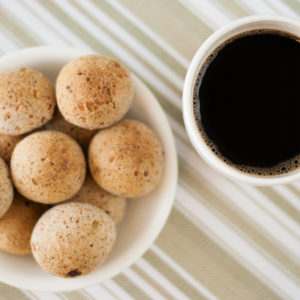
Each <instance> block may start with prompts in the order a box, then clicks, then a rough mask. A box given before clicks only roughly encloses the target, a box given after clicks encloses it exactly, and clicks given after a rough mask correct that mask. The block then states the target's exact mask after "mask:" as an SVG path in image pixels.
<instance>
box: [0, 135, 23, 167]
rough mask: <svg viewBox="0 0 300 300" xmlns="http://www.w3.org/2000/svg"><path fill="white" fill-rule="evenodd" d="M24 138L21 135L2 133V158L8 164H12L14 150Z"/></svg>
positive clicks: (0, 139)
mask: <svg viewBox="0 0 300 300" xmlns="http://www.w3.org/2000/svg"><path fill="white" fill-rule="evenodd" d="M22 138H23V137H22V136H20V135H6V134H1V133H0V157H2V158H3V159H4V160H5V161H6V162H7V163H9V162H10V158H11V155H12V152H13V150H14V148H15V147H16V145H17V144H18V142H20V141H21V139H22Z"/></svg>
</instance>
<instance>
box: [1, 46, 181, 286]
mask: <svg viewBox="0 0 300 300" xmlns="http://www.w3.org/2000/svg"><path fill="white" fill-rule="evenodd" d="M50 53H54V55H55V56H56V57H59V56H61V57H63V56H67V55H69V56H70V60H71V59H73V58H72V56H73V57H78V56H82V55H87V54H95V53H96V52H94V51H91V50H84V49H79V48H75V47H64V46H37V47H30V48H25V49H21V50H17V51H14V52H11V53H8V54H6V55H3V56H2V57H0V66H1V64H2V63H3V62H4V60H9V59H10V60H11V59H14V58H20V56H22V57H25V58H26V56H33V55H36V57H39V59H40V57H42V56H47V55H50ZM70 53H72V54H71V55H70ZM130 71H131V70H130ZM131 75H132V78H133V80H134V84H135V86H136V88H137V87H139V88H142V89H143V90H144V91H145V92H146V93H148V95H149V96H150V97H152V98H153V100H155V101H153V103H151V105H152V106H154V107H155V111H156V112H158V115H159V118H160V121H161V122H162V126H160V127H161V128H162V129H163V130H164V132H165V133H164V135H165V136H167V140H168V143H169V144H170V146H169V147H168V149H169V151H168V152H167V149H165V151H166V156H167V155H168V159H169V161H170V163H169V164H168V165H169V168H170V169H171V172H170V171H169V172H168V173H169V176H170V177H169V178H168V181H167V186H166V187H165V188H164V189H168V197H167V199H166V200H165V201H164V204H165V205H164V209H162V211H160V213H159V216H158V217H159V220H160V222H156V223H155V224H151V232H150V233H149V234H148V235H147V238H143V239H142V240H140V241H139V244H138V249H135V251H134V255H133V254H132V255H131V257H130V259H128V261H126V262H123V264H121V266H119V267H118V269H116V268H112V270H110V272H109V271H108V272H107V274H106V276H102V277H103V278H100V279H97V278H94V277H91V279H90V280H89V281H88V282H87V280H82V281H80V279H81V278H84V276H83V277H77V278H74V279H72V278H70V279H69V278H68V279H64V278H61V280H63V281H64V282H66V280H67V281H69V280H76V283H75V281H74V285H76V286H75V287H71V285H68V284H67V286H62V285H61V286H60V287H57V286H55V287H54V286H51V283H50V284H49V288H45V286H44V285H39V286H36V285H35V284H34V282H33V283H32V284H30V285H28V284H25V283H23V282H22V281H20V280H18V281H17V282H16V283H15V282H12V280H7V279H6V278H5V276H4V277H3V276H1V277H0V282H3V283H6V284H9V285H11V286H14V287H17V288H24V289H31V290H36V291H48V292H49V291H51V292H67V291H74V290H78V289H81V288H85V287H87V286H90V285H93V284H97V283H100V282H102V281H104V280H107V279H110V278H112V277H114V276H116V275H117V274H119V273H121V272H122V271H123V270H124V269H126V268H128V267H129V266H131V265H132V264H133V263H134V262H135V261H136V260H137V259H139V258H140V257H141V256H142V255H143V254H144V253H145V252H146V251H147V250H148V249H149V248H150V246H151V245H152V244H153V243H154V241H155V239H156V238H157V237H158V235H159V234H160V232H161V230H162V229H163V227H164V226H165V224H166V222H167V219H168V216H169V214H170V212H171V209H172V207H173V203H174V200H175V193H176V188H177V181H178V160H177V151H176V146H175V140H174V135H173V133H172V130H171V127H170V124H169V122H168V119H167V116H166V114H165V112H164V110H163V109H162V107H161V105H160V104H159V102H158V100H157V98H156V97H155V96H154V95H153V93H152V92H151V90H150V89H149V88H148V87H147V85H146V84H144V83H143V81H142V80H140V79H139V78H138V77H137V76H136V75H134V74H133V73H132V72H131ZM162 143H164V141H162ZM166 169H167V165H166ZM165 172H166V170H165ZM130 251H131V250H130Z"/></svg>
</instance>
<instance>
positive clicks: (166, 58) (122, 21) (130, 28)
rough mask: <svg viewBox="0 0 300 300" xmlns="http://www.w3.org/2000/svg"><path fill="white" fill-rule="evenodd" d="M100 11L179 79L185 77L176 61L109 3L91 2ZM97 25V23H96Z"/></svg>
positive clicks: (94, 0)
mask: <svg viewBox="0 0 300 300" xmlns="http://www.w3.org/2000/svg"><path fill="white" fill-rule="evenodd" d="M92 2H93V3H94V5H96V6H97V7H98V8H99V9H100V10H102V11H105V13H106V14H107V15H108V16H109V17H110V18H112V19H113V20H114V21H115V22H117V23H118V24H119V25H120V26H121V27H122V28H124V29H125V30H126V31H127V32H128V33H129V34H131V35H132V36H133V37H134V38H135V39H136V40H138V41H139V42H140V43H141V44H143V46H144V47H146V48H147V50H148V51H150V52H151V53H153V54H154V55H156V56H157V57H159V59H160V60H161V61H163V62H164V64H166V65H168V67H170V68H171V69H172V70H173V71H175V72H176V73H177V74H178V75H180V76H181V77H184V76H185V73H186V70H185V69H184V68H183V67H182V66H180V65H179V64H178V63H177V62H176V60H175V59H174V58H173V57H172V56H170V55H169V54H168V52H166V51H165V50H164V49H163V48H161V47H160V46H159V45H157V44H156V43H154V42H153V40H152V39H150V38H149V37H148V36H147V35H146V34H144V33H143V32H142V31H141V30H140V29H139V28H138V27H137V26H135V25H134V24H132V23H131V22H130V21H128V20H127V19H126V18H125V17H124V16H123V15H122V14H121V13H119V12H118V11H117V10H116V9H114V8H113V7H112V6H111V5H109V3H110V2H109V1H108V2H106V1H96V0H92ZM98 23H99V22H98Z"/></svg>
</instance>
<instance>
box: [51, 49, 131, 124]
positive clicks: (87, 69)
mask: <svg viewBox="0 0 300 300" xmlns="http://www.w3.org/2000/svg"><path fill="white" fill-rule="evenodd" d="M56 96H57V104H58V107H59V109H60V111H61V113H62V115H63V116H64V118H65V119H66V120H67V121H69V122H71V123H72V124H74V125H77V126H79V127H82V128H86V129H97V128H104V127H108V126H110V125H113V124H115V123H116V122H118V121H119V120H121V118H122V117H123V116H124V115H125V114H126V112H127V111H128V109H129V107H130V105H131V103H132V100H133V81H132V79H131V75H130V73H129V71H128V70H127V69H126V68H125V67H124V66H123V65H122V64H121V63H120V62H118V61H117V60H115V59H113V58H110V57H106V56H103V55H87V56H82V57H79V58H77V59H74V60H72V61H71V62H69V63H68V64H67V65H66V66H64V68H63V69H62V70H61V72H60V73H59V75H58V78H57V82H56Z"/></svg>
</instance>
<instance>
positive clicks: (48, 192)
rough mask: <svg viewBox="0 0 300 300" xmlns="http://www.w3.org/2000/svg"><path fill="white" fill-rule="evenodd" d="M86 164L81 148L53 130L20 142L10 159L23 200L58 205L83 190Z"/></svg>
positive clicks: (36, 134)
mask: <svg viewBox="0 0 300 300" xmlns="http://www.w3.org/2000/svg"><path fill="white" fill-rule="evenodd" d="M85 172H86V163H85V158H84V155H83V152H82V150H81V148H80V146H79V145H78V144H77V143H76V142H75V141H74V140H73V139H72V138H71V137H69V136H68V135H66V134H64V133H62V132H59V131H54V130H45V131H38V132H35V133H33V134H31V135H29V136H27V137H25V138H24V139H23V140H22V141H21V142H19V143H18V145H17V146H16V148H15V149H14V151H13V155H12V158H11V174H12V179H13V183H14V185H15V187H16V188H17V190H18V191H19V193H20V194H22V195H23V196H24V197H26V198H28V199H30V200H33V201H36V202H40V203H45V204H55V203H58V202H61V201H64V200H67V199H69V198H71V197H73V196H74V195H75V194H76V193H77V192H78V191H79V190H80V188H81V186H82V184H83V182H84V178H85Z"/></svg>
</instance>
